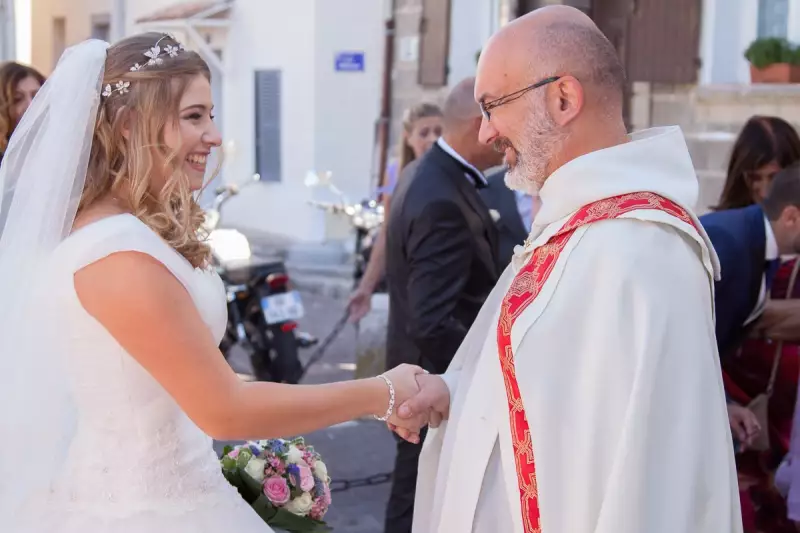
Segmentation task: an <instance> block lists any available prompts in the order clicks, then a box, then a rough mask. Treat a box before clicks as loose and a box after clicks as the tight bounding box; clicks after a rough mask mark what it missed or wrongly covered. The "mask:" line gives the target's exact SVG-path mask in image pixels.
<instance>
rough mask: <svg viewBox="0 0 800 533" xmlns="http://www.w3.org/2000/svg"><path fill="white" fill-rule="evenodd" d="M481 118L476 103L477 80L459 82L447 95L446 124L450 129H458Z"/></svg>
mask: <svg viewBox="0 0 800 533" xmlns="http://www.w3.org/2000/svg"><path fill="white" fill-rule="evenodd" d="M480 116H481V109H480V107H479V106H478V104H477V103H476V102H475V78H466V79H465V80H462V81H461V82H459V83H458V84H457V85H456V86H455V87H453V89H452V90H451V91H450V94H449V95H447V100H445V102H444V122H445V126H446V127H448V128H453V127H458V126H459V125H460V124H465V123H468V122H470V121H472V120H474V119H476V118H478V117H480Z"/></svg>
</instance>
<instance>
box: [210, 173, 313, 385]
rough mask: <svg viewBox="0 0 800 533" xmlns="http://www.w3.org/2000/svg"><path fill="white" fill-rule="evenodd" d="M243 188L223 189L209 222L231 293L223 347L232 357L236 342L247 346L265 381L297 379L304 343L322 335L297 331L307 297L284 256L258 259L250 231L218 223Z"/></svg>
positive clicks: (257, 372) (217, 261) (216, 261)
mask: <svg viewBox="0 0 800 533" xmlns="http://www.w3.org/2000/svg"><path fill="white" fill-rule="evenodd" d="M255 181H258V176H254V181H253V182H255ZM239 191H240V189H239V187H238V186H237V185H228V186H225V187H220V188H219V189H217V190H216V191H215V194H216V197H215V199H214V203H213V206H212V207H211V208H210V209H207V210H206V220H205V224H204V231H205V232H206V234H207V235H208V243H209V245H210V246H211V257H212V263H213V265H214V266H215V268H216V269H217V272H218V273H219V275H220V277H221V278H222V281H223V282H224V284H225V291H226V294H227V299H228V325H227V327H226V331H225V337H224V338H223V340H222V343H221V344H220V349H221V350H222V353H223V354H224V355H225V358H226V359H227V358H228V357H229V355H230V352H231V350H232V349H233V348H234V347H235V346H239V347H241V348H243V349H244V350H245V351H246V352H247V353H248V355H249V357H250V362H251V364H252V366H253V372H254V374H255V377H256V379H258V380H259V381H275V382H280V383H297V382H298V381H299V379H300V378H301V377H302V375H303V367H302V365H301V363H300V359H299V357H298V349H299V348H307V347H310V346H313V345H314V344H316V342H317V340H316V339H315V338H314V337H312V336H311V335H309V334H307V333H302V332H299V331H297V320H299V319H301V318H302V317H303V315H304V308H303V302H302V300H301V298H300V294H299V293H298V292H297V291H295V290H292V288H291V282H290V279H289V275H288V274H287V272H286V267H285V265H284V264H283V262H282V261H258V260H255V259H254V258H253V255H252V250H251V248H250V242H249V241H248V240H247V237H245V236H244V235H243V234H242V233H241V232H239V231H236V230H234V229H221V228H218V225H219V223H220V212H221V208H222V205H223V204H224V203H225V202H226V201H228V200H229V199H230V198H232V197H233V196H235V195H237V194H238V193H239Z"/></svg>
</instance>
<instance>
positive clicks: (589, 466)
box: [400, 6, 742, 533]
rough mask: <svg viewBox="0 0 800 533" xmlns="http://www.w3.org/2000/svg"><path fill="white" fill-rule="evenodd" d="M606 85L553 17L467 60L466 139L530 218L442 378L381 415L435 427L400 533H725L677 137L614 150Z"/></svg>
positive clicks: (571, 15)
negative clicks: (503, 169) (476, 139)
mask: <svg viewBox="0 0 800 533" xmlns="http://www.w3.org/2000/svg"><path fill="white" fill-rule="evenodd" d="M624 83H625V82H624V72H623V69H622V66H621V65H620V62H619V60H618V58H617V54H616V52H615V50H614V48H613V46H612V45H611V44H610V43H609V42H608V41H607V40H606V38H605V37H604V36H603V35H602V33H601V32H600V31H599V30H598V29H597V27H596V26H595V25H594V24H593V23H592V22H591V20H590V19H589V18H588V17H586V16H585V15H583V14H582V13H581V12H580V11H578V10H575V9H573V8H569V7H564V6H552V7H547V8H542V9H539V10H536V11H534V12H532V13H530V14H528V15H526V16H524V17H522V18H520V19H517V20H516V21H514V22H512V23H510V24H508V25H507V26H505V27H504V28H503V29H502V30H501V31H500V32H499V33H497V34H496V35H495V36H493V37H492V38H491V40H490V41H489V43H488V44H487V46H486V47H485V48H484V50H483V52H482V54H481V57H480V62H479V65H478V74H477V82H476V89H475V92H476V94H475V96H476V100H477V102H478V103H479V105H480V107H481V111H482V113H483V123H482V127H481V139H482V141H483V142H485V143H492V144H494V145H495V146H496V147H497V148H498V149H500V150H501V151H503V152H504V154H505V157H506V161H507V163H508V167H509V170H508V174H507V177H506V180H507V183H508V185H509V186H510V187H511V188H513V189H521V190H524V191H527V192H532V193H536V192H538V194H539V196H540V198H541V201H542V207H541V209H540V210H539V211H538V213H537V215H536V218H535V221H534V224H533V231H532V233H531V234H530V236H529V238H528V240H527V241H526V242H525V244H524V245H523V246H520V247H518V249H517V250H516V253H515V257H514V259H513V261H512V264H511V266H510V267H509V268H508V269H507V271H506V272H505V274H504V275H503V277H502V279H501V280H500V282H499V283H498V285H497V287H496V288H495V290H494V292H493V293H492V294H491V295H490V296H489V299H488V300H487V302H486V304H485V305H484V306H483V309H482V310H481V312H480V314H479V315H478V317H477V319H476V321H475V323H474V325H473V326H472V329H471V330H470V332H469V333H468V335H467V337H466V339H465V340H464V342H463V344H462V345H461V347H460V349H459V351H458V352H457V354H456V356H455V358H454V360H453V362H452V364H451V365H450V367H449V369H448V370H447V372H446V373H445V374H444V375H442V376H433V375H428V376H423V377H421V378H420V380H419V381H420V384H421V392H420V393H419V395H418V396H417V397H415V398H413V399H411V400H410V401H409V402H407V403H406V404H404V405H402V406H401V407H400V414H401V416H412V415H415V414H420V413H424V412H426V411H427V412H429V413H430V416H431V420H432V425H436V423H437V422H439V421H440V419H441V418H447V420H446V421H444V422H442V423H441V425H439V427H438V429H433V430H431V431H430V432H429V433H428V436H427V440H426V442H425V447H424V449H423V452H422V457H421V460H420V466H419V481H418V485H417V496H416V507H415V515H414V531H415V533H455V532H457V533H469V532H474V533H498V532H502V533H540V532H543V533H731V532H732V533H739V532H741V528H742V525H741V516H740V509H739V501H738V493H737V488H736V472H735V468H734V458H733V448H732V445H731V434H730V428H729V425H728V419H727V411H726V405H725V396H724V392H723V386H722V379H721V373H720V367H719V359H718V356H717V348H716V342H715V338H714V310H713V301H714V300H713V281H714V279H715V276H717V275H719V267H718V261H717V258H716V255H715V253H714V250H713V247H712V246H711V244H710V242H709V240H708V237H707V236H706V234H705V232H704V231H703V229H702V227H701V226H700V224H699V223H698V220H697V217H696V216H695V214H694V213H693V212H692V207H693V206H694V204H695V202H696V200H697V195H698V182H697V177H696V175H695V172H694V170H693V167H692V162H691V159H690V157H689V153H688V150H687V146H686V143H685V140H684V138H683V135H682V133H681V131H680V129H679V128H677V127H674V128H661V129H654V130H647V131H644V132H640V133H636V134H633V135H628V134H627V131H626V128H625V125H624V122H623V118H622V105H623V92H624V91H623V87H624ZM400 433H401V435H402V434H404V433H405V432H403V431H400ZM404 436H408V435H404Z"/></svg>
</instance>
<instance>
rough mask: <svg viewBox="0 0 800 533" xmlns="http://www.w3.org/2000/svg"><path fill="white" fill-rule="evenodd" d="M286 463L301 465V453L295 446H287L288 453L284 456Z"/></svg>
mask: <svg viewBox="0 0 800 533" xmlns="http://www.w3.org/2000/svg"><path fill="white" fill-rule="evenodd" d="M286 461H287V462H289V463H294V464H299V463H302V462H303V452H301V451H300V450H299V449H298V448H297V446H289V453H288V454H287V455H286Z"/></svg>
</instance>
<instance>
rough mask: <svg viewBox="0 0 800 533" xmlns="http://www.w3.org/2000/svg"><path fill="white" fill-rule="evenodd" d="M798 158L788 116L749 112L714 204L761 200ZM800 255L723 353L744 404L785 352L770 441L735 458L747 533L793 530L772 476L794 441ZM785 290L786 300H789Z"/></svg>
mask: <svg viewBox="0 0 800 533" xmlns="http://www.w3.org/2000/svg"><path fill="white" fill-rule="evenodd" d="M797 161H800V137H798V134H797V131H795V129H794V128H793V127H792V126H791V125H790V124H789V123H788V122H786V121H784V120H783V119H780V118H777V117H765V116H754V117H752V118H751V119H750V120H749V121H748V122H747V123H746V124H745V126H744V128H743V129H742V131H741V133H740V134H739V137H738V139H737V140H736V142H735V144H734V146H733V152H732V153H731V159H730V163H729V165H728V176H727V179H726V181H725V186H724V188H723V192H722V196H721V198H720V201H719V205H718V206H717V209H736V208H741V207H747V206H749V205H752V204H754V203H759V202H761V201H762V200H763V199H764V196H765V195H766V192H767V190H768V188H769V185H770V183H771V182H772V177H773V176H774V175H775V174H776V173H777V172H778V171H780V170H782V169H783V168H786V167H787V166H789V165H791V164H793V163H795V162H797ZM796 263H797V260H796V259H792V260H789V261H786V262H784V263H783V264H782V265H781V267H780V270H779V271H778V273H777V274H776V276H775V280H774V281H773V283H772V288H771V294H770V297H771V299H772V301H769V302H768V303H767V308H766V310H765V311H764V314H763V315H762V317H761V319H760V320H759V322H758V323H757V324H756V326H755V330H754V331H753V333H752V335H751V338H750V339H748V340H746V341H745V342H744V343H743V345H742V348H741V349H740V351H739V352H738V353H737V354H736V355H735V356H734V357H731V358H729V359H728V360H725V361H723V371H724V379H725V390H726V392H727V393H728V395H729V396H730V398H731V399H732V400H733V401H734V402H736V404H738V405H739V406H746V405H747V404H749V403H750V402H751V401H752V400H753V399H754V398H755V397H756V396H758V395H759V394H762V393H764V392H765V391H766V390H767V386H768V384H769V380H770V374H771V372H772V368H773V364H774V363H776V358H777V357H780V359H779V360H778V361H777V365H778V366H777V374H776V378H775V383H774V392H773V394H772V396H771V397H770V400H769V427H764V428H761V430H762V431H769V436H770V443H771V449H770V450H768V451H765V452H759V451H755V450H746V449H745V450H743V451H742V453H739V454H738V455H737V458H736V463H737V471H738V474H739V489H740V492H741V496H742V516H743V519H744V526H745V531H747V532H748V533H749V532H759V533H789V532H792V533H794V532H795V529H794V525H793V524H792V522H791V521H789V520H788V518H787V512H786V511H787V510H786V505H785V501H784V499H783V497H782V496H781V495H780V494H779V493H778V491H777V490H776V489H775V486H774V483H773V479H774V474H775V471H776V469H777V467H778V465H779V464H780V462H781V459H782V458H783V457H784V456H785V455H786V453H787V451H788V449H789V440H790V438H791V432H792V419H793V415H794V405H795V398H796V397H797V385H798V372H799V371H800V355H799V354H800V283H796V284H794V286H793V288H792V290H791V293H788V292H789V285H790V279H791V278H792V273H793V271H794V269H795V268H796ZM787 293H788V294H787ZM787 298H788V299H789V301H784V300H786V299H787ZM778 300H780V301H778Z"/></svg>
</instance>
